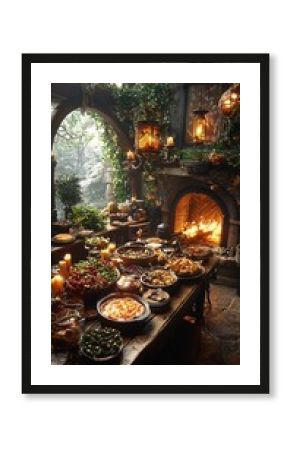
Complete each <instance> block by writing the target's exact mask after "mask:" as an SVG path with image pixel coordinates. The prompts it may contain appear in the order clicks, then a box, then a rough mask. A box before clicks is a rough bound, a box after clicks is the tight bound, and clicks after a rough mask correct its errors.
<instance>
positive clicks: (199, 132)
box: [193, 117, 206, 142]
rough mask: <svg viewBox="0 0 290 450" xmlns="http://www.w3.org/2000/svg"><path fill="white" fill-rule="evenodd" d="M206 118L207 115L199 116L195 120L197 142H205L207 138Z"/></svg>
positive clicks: (194, 130) (194, 128)
mask: <svg viewBox="0 0 290 450" xmlns="http://www.w3.org/2000/svg"><path fill="white" fill-rule="evenodd" d="M205 129H206V118H205V117H198V118H197V119H196V120H195V121H194V122H193V136H194V140H195V142H203V141H205V139H206V133H205Z"/></svg>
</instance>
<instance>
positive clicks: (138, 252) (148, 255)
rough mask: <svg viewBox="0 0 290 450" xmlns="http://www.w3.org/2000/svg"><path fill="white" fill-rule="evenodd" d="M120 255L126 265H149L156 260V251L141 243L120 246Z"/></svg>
mask: <svg viewBox="0 0 290 450" xmlns="http://www.w3.org/2000/svg"><path fill="white" fill-rule="evenodd" d="M118 256H119V258H121V259H122V261H123V263H124V265H125V266H129V265H132V264H135V265H138V266H148V265H149V264H151V263H153V262H154V260H155V254H154V251H153V250H151V249H150V248H145V247H143V246H139V245H130V246H123V247H120V248H118Z"/></svg>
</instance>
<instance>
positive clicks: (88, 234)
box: [78, 230, 94, 239]
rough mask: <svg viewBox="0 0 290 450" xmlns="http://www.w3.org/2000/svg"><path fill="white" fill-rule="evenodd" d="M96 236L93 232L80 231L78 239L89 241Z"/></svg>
mask: <svg viewBox="0 0 290 450" xmlns="http://www.w3.org/2000/svg"><path fill="white" fill-rule="evenodd" d="M93 234H94V231H93V230H80V231H79V232H78V238H80V239H87V238H89V237H91V236H92V235H93Z"/></svg>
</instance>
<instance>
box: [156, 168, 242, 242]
mask: <svg viewBox="0 0 290 450" xmlns="http://www.w3.org/2000/svg"><path fill="white" fill-rule="evenodd" d="M232 178H233V174H231V173H229V171H222V170H215V171H211V172H210V173H209V174H207V175H193V174H190V173H189V172H188V169H187V168H185V167H179V168H163V169H160V170H158V174H157V179H158V183H159V188H160V192H161V196H162V205H163V206H162V213H163V220H164V222H165V223H167V224H168V225H169V227H170V231H171V232H172V233H173V232H174V223H175V210H176V207H177V205H178V202H179V201H180V199H181V198H182V197H183V196H185V195H186V194H188V193H200V194H205V195H206V196H208V198H209V199H211V200H213V202H215V203H216V205H217V207H218V208H220V210H221V211H222V214H223V228H222V236H221V242H220V245H221V246H223V247H235V246H236V245H237V244H238V243H239V232H240V222H239V198H238V197H237V194H236V193H235V194H233V193H232V192H231V189H232V185H231V180H232Z"/></svg>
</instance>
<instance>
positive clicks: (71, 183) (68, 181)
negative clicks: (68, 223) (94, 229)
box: [55, 175, 82, 219]
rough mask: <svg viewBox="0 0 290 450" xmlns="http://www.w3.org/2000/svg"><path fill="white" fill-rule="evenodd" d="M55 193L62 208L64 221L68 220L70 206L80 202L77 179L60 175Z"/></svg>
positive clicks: (79, 189) (73, 176)
mask: <svg viewBox="0 0 290 450" xmlns="http://www.w3.org/2000/svg"><path fill="white" fill-rule="evenodd" d="M55 186H56V193H57V195H58V197H59V199H60V201H61V203H62V204H63V206H64V215H65V219H68V216H69V214H70V213H71V208H72V206H74V205H76V204H77V203H79V202H80V201H81V200H82V196H81V188H80V184H79V179H78V177H76V176H75V175H62V176H61V177H59V178H58V179H57V180H56V183H55Z"/></svg>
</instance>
